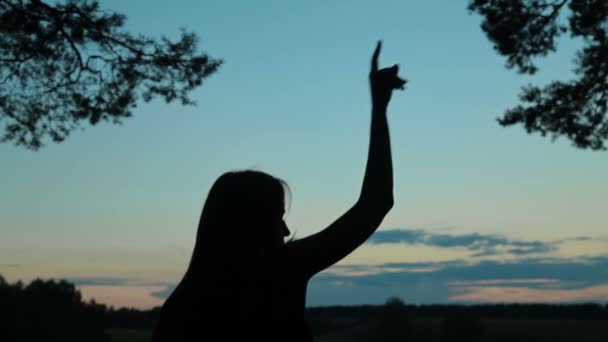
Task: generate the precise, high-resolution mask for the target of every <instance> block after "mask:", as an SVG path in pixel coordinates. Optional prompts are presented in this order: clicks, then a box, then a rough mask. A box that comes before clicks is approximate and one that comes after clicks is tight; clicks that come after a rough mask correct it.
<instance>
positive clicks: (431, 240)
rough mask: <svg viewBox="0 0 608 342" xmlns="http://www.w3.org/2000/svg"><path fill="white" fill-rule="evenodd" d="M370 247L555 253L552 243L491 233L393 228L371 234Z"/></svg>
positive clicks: (475, 255)
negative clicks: (401, 245)
mask: <svg viewBox="0 0 608 342" xmlns="http://www.w3.org/2000/svg"><path fill="white" fill-rule="evenodd" d="M368 243H370V244H386V243H406V244H422V245H428V246H434V247H443V248H452V247H464V248H468V249H470V250H471V251H474V252H475V253H474V254H473V257H480V256H487V255H495V254H500V253H507V254H514V255H527V254H540V253H548V252H551V251H554V250H555V249H556V248H557V247H556V246H555V245H556V243H555V242H543V241H525V240H515V239H509V238H507V237H505V236H503V235H492V234H479V233H472V234H460V235H450V234H434V233H429V232H426V231H424V230H422V229H392V230H382V231H378V232H376V233H374V235H372V236H371V237H370V239H369V240H368Z"/></svg>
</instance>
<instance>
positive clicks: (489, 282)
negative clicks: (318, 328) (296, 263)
mask: <svg viewBox="0 0 608 342" xmlns="http://www.w3.org/2000/svg"><path fill="white" fill-rule="evenodd" d="M399 267H401V269H399ZM419 269H429V270H428V271H425V272H421V271H419ZM353 271H356V272H353ZM605 289H608V257H607V256H604V257H593V258H581V259H579V260H570V259H547V258H534V259H525V260H517V261H511V262H497V261H483V262H478V263H471V262H466V261H463V260H454V261H449V262H436V263H428V262H421V263H392V264H383V265H372V266H367V265H343V266H342V265H338V266H334V267H332V268H330V269H329V270H327V271H326V272H323V273H320V274H318V275H317V276H315V277H314V278H313V279H312V280H311V282H310V284H309V291H308V301H307V304H308V305H309V306H318V305H348V304H379V303H383V302H384V301H385V300H386V298H388V297H390V296H399V297H401V298H403V299H404V300H405V301H406V302H407V303H415V304H432V303H462V302H530V301H533V300H534V298H536V301H543V302H576V301H605V300H606V299H607V298H608V297H606V296H604V293H605V292H604V291H605Z"/></svg>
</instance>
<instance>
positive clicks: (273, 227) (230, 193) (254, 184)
mask: <svg viewBox="0 0 608 342" xmlns="http://www.w3.org/2000/svg"><path fill="white" fill-rule="evenodd" d="M286 191H289V188H288V187H287V184H286V183H285V182H284V181H282V180H280V179H278V178H275V177H273V176H271V175H269V174H267V173H263V172H259V171H253V170H245V171H232V172H227V173H224V174H223V175H221V176H220V177H219V178H218V179H217V180H216V181H215V183H214V184H213V186H212V187H211V189H210V191H209V194H208V196H207V200H206V201H205V205H204V207H203V212H202V214H201V218H200V222H199V226H198V232H197V246H198V247H200V248H201V249H203V248H204V249H207V250H208V251H209V250H213V249H216V248H227V246H234V247H236V248H239V249H240V250H241V251H243V252H248V251H249V252H252V251H259V250H268V249H272V248H276V247H280V246H281V245H283V243H284V238H285V237H286V236H288V235H289V234H290V232H289V229H288V228H287V226H286V225H285V222H284V221H283V215H284V213H285V193H286ZM220 246H221V247H220ZM201 252H203V251H202V250H201ZM230 252H231V253H234V252H235V251H234V250H232V251H230Z"/></svg>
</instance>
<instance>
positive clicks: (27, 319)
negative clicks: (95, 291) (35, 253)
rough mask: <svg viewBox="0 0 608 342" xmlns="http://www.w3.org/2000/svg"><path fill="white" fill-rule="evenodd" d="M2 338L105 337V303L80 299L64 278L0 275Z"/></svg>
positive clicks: (64, 341)
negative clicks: (8, 278)
mask: <svg viewBox="0 0 608 342" xmlns="http://www.w3.org/2000/svg"><path fill="white" fill-rule="evenodd" d="M0 303H2V305H1V306H0V322H1V323H0V325H1V326H2V329H1V336H0V340H2V341H11V342H18V341H24V342H25V341H28V342H29V341H61V342H68V341H74V342H76V341H78V342H80V341H90V342H95V341H108V336H107V335H106V334H105V332H104V330H105V314H106V307H105V306H103V305H99V304H96V303H95V302H90V303H85V302H83V301H82V298H81V295H80V292H79V291H77V290H76V288H75V287H74V285H72V284H70V283H68V282H66V281H58V282H57V281H54V280H47V281H44V280H40V279H37V280H34V281H32V282H31V283H30V284H29V285H27V286H26V285H23V284H22V283H20V282H18V283H15V284H9V283H7V282H6V281H5V280H4V278H2V276H0Z"/></svg>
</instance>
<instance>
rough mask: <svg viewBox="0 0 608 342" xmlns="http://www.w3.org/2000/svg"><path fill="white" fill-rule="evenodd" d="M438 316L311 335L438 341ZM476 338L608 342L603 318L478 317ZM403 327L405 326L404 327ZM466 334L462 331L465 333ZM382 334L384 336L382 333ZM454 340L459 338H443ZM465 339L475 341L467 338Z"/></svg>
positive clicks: (129, 341)
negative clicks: (403, 323)
mask: <svg viewBox="0 0 608 342" xmlns="http://www.w3.org/2000/svg"><path fill="white" fill-rule="evenodd" d="M442 322H443V320H442V319H439V318H422V319H414V320H412V321H411V322H410V325H409V328H407V330H408V331H407V332H403V334H400V333H395V331H397V332H398V329H399V327H391V328H389V329H387V330H395V331H392V332H390V333H388V334H385V332H386V331H378V328H377V327H376V328H373V327H371V326H370V325H369V324H365V322H352V324H344V325H342V326H341V327H340V328H339V329H337V330H334V331H327V332H324V333H323V334H321V335H317V336H316V337H315V341H317V342H342V341H396V340H400V341H404V340H408V341H425V342H433V341H437V342H439V341H441V336H442V331H441V329H442ZM480 323H481V335H480V339H478V340H479V341H484V342H490V341H492V342H494V341H500V342H503V341H504V342H506V341H509V342H511V341H518V342H525V341H534V342H538V341H551V342H562V341H563V342H572V341H574V342H606V341H608V321H606V320H571V319H560V320H557V319H555V320H550V319H525V320H524V319H521V320H519V319H482V320H481V321H480ZM404 329H405V328H404ZM108 332H109V333H110V335H111V337H112V339H111V341H112V342H143V341H149V340H150V332H149V331H144V330H120V329H113V330H109V331H108ZM465 334H466V332H465ZM382 335H384V336H382ZM395 336H399V337H395ZM446 340H448V341H451V340H454V341H458V340H460V339H459V338H458V339H456V338H449V337H448V338H446ZM467 340H468V341H471V340H473V341H474V340H475V338H473V339H467Z"/></svg>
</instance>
